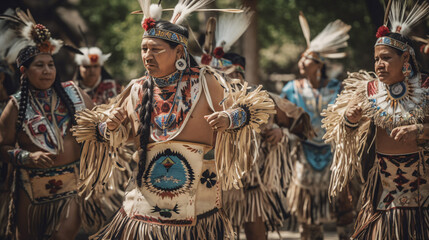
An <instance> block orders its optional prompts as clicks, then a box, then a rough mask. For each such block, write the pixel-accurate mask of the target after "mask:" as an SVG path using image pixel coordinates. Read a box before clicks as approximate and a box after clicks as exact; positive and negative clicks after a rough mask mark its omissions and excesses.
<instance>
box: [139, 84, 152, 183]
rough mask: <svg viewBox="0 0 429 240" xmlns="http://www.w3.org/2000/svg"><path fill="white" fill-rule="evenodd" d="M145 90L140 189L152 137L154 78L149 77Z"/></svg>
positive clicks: (141, 115)
mask: <svg viewBox="0 0 429 240" xmlns="http://www.w3.org/2000/svg"><path fill="white" fill-rule="evenodd" d="M143 89H146V93H145V94H144V96H143V99H142V108H141V111H140V123H141V124H140V127H139V131H138V133H139V134H140V148H141V149H142V150H143V151H142V153H141V154H140V160H139V164H138V167H139V171H138V174H137V184H138V186H139V187H141V185H142V177H143V172H144V170H145V167H146V160H147V159H146V148H147V144H148V142H149V136H150V122H151V115H152V108H153V105H152V103H153V96H152V95H153V82H152V78H151V77H148V78H147V79H146V81H145V82H144V83H143Z"/></svg>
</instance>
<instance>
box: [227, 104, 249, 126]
mask: <svg viewBox="0 0 429 240" xmlns="http://www.w3.org/2000/svg"><path fill="white" fill-rule="evenodd" d="M223 112H224V113H225V114H226V115H227V116H228V118H229V126H228V129H237V128H241V127H243V126H244V125H245V124H246V123H247V122H248V116H247V112H246V111H245V110H244V109H243V108H241V107H239V108H234V109H228V110H226V111H223Z"/></svg>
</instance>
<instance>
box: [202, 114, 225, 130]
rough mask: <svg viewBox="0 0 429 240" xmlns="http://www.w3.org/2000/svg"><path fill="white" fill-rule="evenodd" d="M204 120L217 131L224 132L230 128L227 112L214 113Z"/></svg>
mask: <svg viewBox="0 0 429 240" xmlns="http://www.w3.org/2000/svg"><path fill="white" fill-rule="evenodd" d="M204 118H205V119H206V121H207V122H208V123H209V125H210V127H212V129H213V130H215V131H224V130H225V129H227V128H228V127H229V117H228V115H227V114H226V113H225V112H214V113H213V114H210V115H206V116H204Z"/></svg>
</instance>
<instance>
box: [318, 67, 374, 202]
mask: <svg viewBox="0 0 429 240" xmlns="http://www.w3.org/2000/svg"><path fill="white" fill-rule="evenodd" d="M374 80H375V77H374V75H372V73H368V72H365V71H360V72H355V73H350V74H349V76H348V78H347V79H345V80H344V82H343V85H344V90H343V91H342V92H341V94H340V95H339V96H338V97H337V100H336V102H335V104H332V105H329V106H328V108H327V109H326V110H324V111H323V113H322V115H323V116H324V117H325V118H324V119H323V120H322V123H323V128H325V129H326V134H325V135H324V137H323V138H324V139H325V142H326V143H330V144H331V145H332V146H333V147H334V149H335V152H334V159H333V162H332V165H331V170H332V175H331V182H330V187H329V192H330V193H331V196H336V195H337V194H338V193H339V192H341V191H342V190H343V188H344V186H345V185H346V184H347V182H349V181H351V180H352V178H353V176H354V174H355V173H356V172H357V173H358V174H359V175H360V176H361V178H363V177H362V171H361V161H360V157H361V155H360V153H362V151H360V150H361V149H363V148H364V147H365V144H366V141H367V137H368V134H369V129H370V128H369V127H370V125H371V118H372V110H371V108H370V107H371V103H370V102H369V101H368V97H367V84H368V82H370V81H374ZM350 101H356V102H358V103H359V104H361V105H360V106H361V108H362V110H363V117H362V119H361V120H360V122H359V127H358V128H357V129H355V130H350V129H348V128H347V127H346V126H345V125H344V113H345V111H346V110H347V106H348V104H349V103H350ZM370 144H372V142H371V143H370Z"/></svg>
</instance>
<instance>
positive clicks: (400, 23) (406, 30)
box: [389, 0, 429, 36]
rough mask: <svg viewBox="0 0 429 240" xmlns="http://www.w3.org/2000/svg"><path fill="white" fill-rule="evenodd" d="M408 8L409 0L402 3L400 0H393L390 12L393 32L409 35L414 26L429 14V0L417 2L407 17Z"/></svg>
mask: <svg viewBox="0 0 429 240" xmlns="http://www.w3.org/2000/svg"><path fill="white" fill-rule="evenodd" d="M406 9H407V1H404V2H403V3H401V1H399V0H393V2H392V7H391V9H390V14H389V21H390V26H391V27H390V31H391V32H397V33H400V34H402V35H405V36H408V34H410V32H411V30H412V28H413V27H414V26H415V25H417V24H418V23H419V22H420V21H421V20H422V19H424V18H426V17H427V16H428V13H429V3H428V2H427V1H424V2H422V3H420V4H419V3H416V4H415V5H414V7H413V8H412V9H411V11H410V13H409V14H408V16H407V17H405V14H406ZM398 31H399V32H398Z"/></svg>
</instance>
